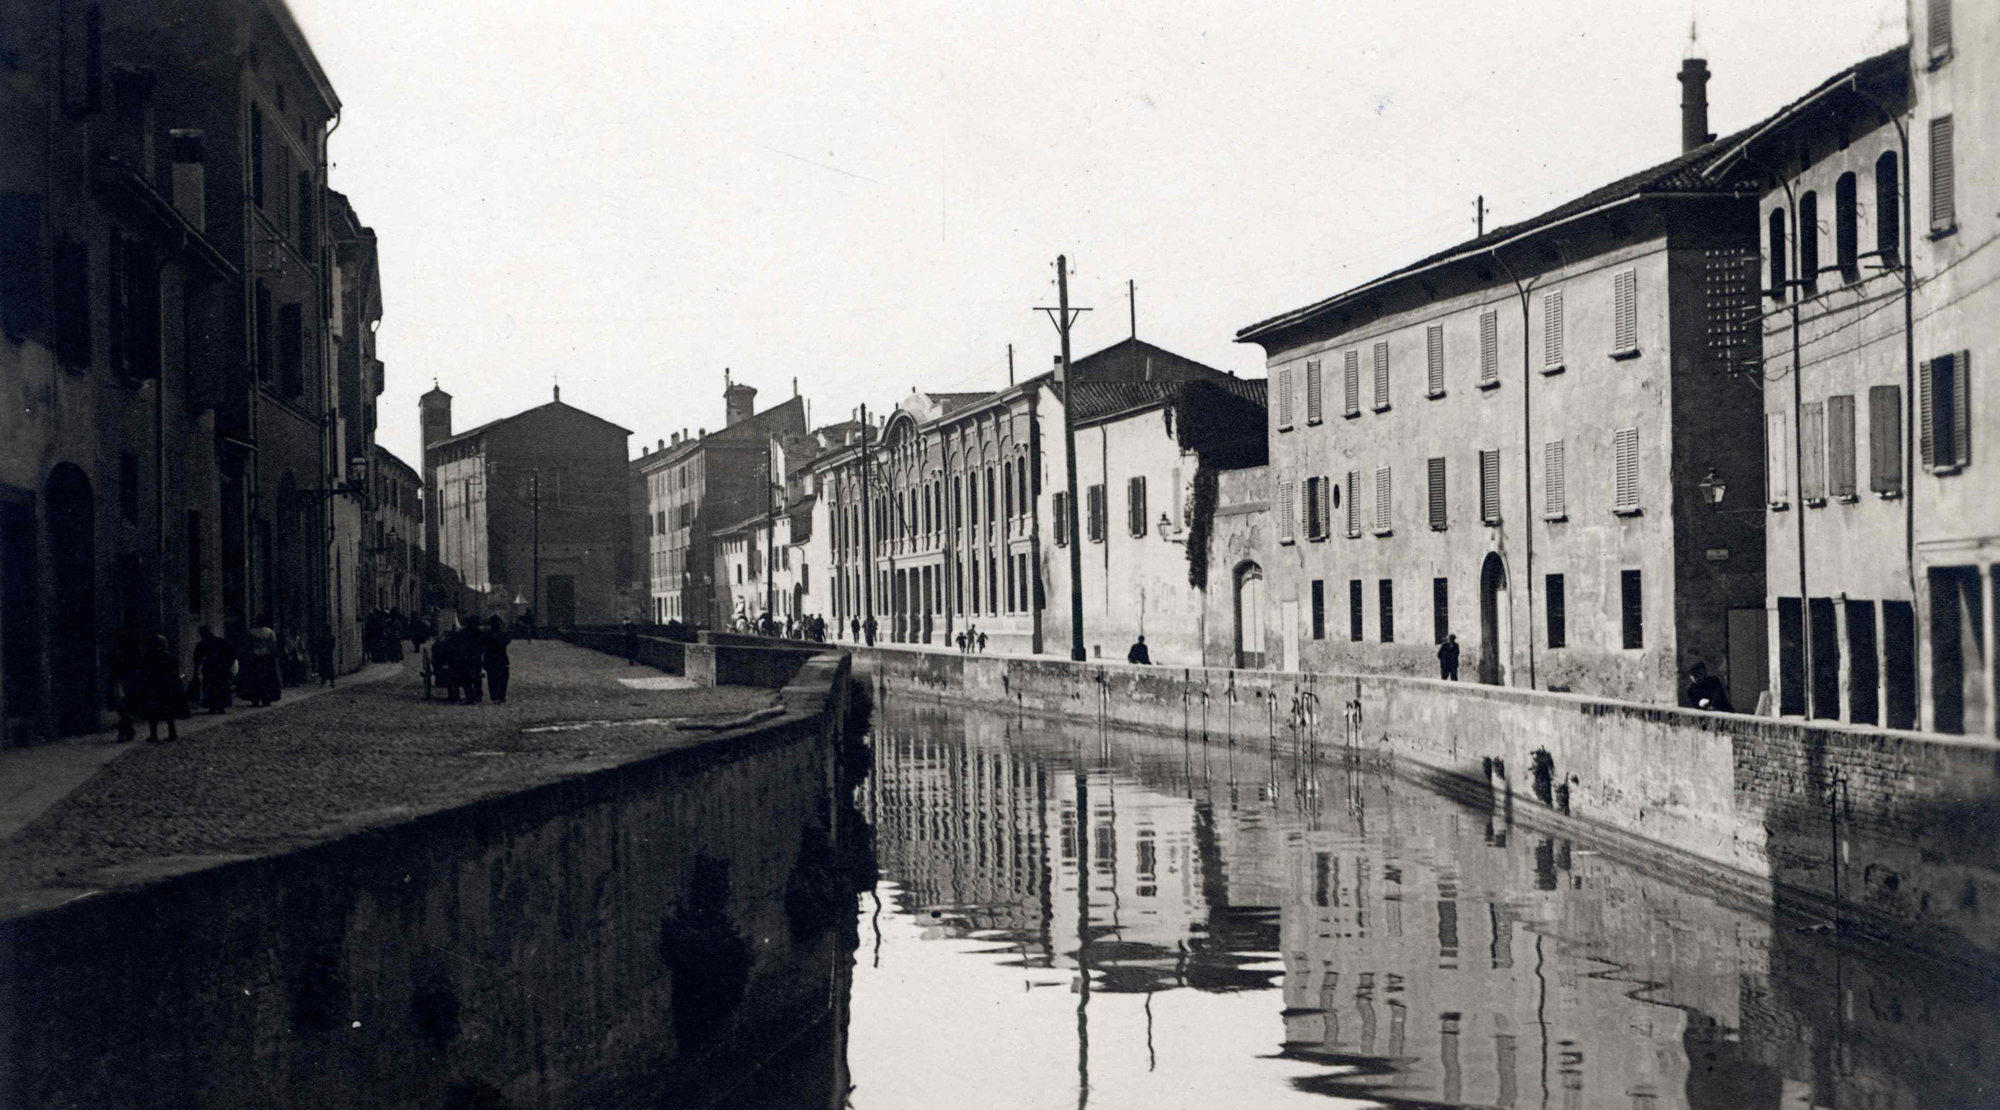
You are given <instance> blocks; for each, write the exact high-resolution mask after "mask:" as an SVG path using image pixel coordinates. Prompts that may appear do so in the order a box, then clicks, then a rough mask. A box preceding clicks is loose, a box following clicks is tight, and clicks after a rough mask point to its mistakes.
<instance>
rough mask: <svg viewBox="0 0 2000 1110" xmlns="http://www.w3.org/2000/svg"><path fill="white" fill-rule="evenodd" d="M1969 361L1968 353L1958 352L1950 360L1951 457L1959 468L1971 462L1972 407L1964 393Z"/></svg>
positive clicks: (1969, 396)
mask: <svg viewBox="0 0 2000 1110" xmlns="http://www.w3.org/2000/svg"><path fill="white" fill-rule="evenodd" d="M1971 361H1972V359H1971V352H1970V351H1960V352H1958V354H1956V355H1953V356H1952V359H1951V446H1952V456H1951V457H1952V461H1954V462H1956V463H1957V464H1958V465H1960V466H1966V465H1969V464H1970V463H1971V462H1972V405H1971V404H1970V403H1969V402H1970V401H1971V395H1970V394H1968V393H1967V392H1966V388H1967V386H1968V385H1969V384H1970V382H1969V381H1968V380H1967V378H1968V376H1967V374H1966V371H1967V370H1968V369H1969V368H1970V366H1969V364H1970V362H1971Z"/></svg>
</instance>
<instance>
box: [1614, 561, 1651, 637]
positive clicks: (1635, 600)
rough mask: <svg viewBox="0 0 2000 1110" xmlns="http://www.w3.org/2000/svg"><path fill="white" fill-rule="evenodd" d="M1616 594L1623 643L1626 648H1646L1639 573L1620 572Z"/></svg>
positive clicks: (1644, 608)
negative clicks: (1620, 616) (1621, 618)
mask: <svg viewBox="0 0 2000 1110" xmlns="http://www.w3.org/2000/svg"><path fill="white" fill-rule="evenodd" d="M1618 592H1619V598H1620V601H1621V604H1620V606H1619V608H1620V609H1621V610H1622V611H1623V613H1624V642H1625V646H1626V647H1627V648H1643V647H1645V646H1646V606H1645V595H1644V594H1643V593H1642V592H1641V590H1640V588H1639V572H1638V571H1636V570H1621V571H1619V572H1618Z"/></svg>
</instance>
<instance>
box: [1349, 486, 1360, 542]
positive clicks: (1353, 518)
mask: <svg viewBox="0 0 2000 1110" xmlns="http://www.w3.org/2000/svg"><path fill="white" fill-rule="evenodd" d="M1360 534H1361V475H1360V474H1359V473H1358V472H1356V471H1352V470H1350V471H1348V472H1347V538H1348V539H1353V538H1354V537H1356V536H1359V535H1360Z"/></svg>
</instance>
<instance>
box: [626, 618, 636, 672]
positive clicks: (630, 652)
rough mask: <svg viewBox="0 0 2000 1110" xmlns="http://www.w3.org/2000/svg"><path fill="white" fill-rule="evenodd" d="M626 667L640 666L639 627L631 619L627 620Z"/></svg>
mask: <svg viewBox="0 0 2000 1110" xmlns="http://www.w3.org/2000/svg"><path fill="white" fill-rule="evenodd" d="M625 665H626V666H628V667H636V666H638V665H639V626H638V625H635V624H633V623H632V618H631V617H626V618H625Z"/></svg>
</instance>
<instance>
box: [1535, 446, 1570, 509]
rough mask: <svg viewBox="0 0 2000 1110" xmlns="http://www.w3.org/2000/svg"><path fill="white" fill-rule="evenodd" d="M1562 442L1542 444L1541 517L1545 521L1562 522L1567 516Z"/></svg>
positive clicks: (1567, 503)
mask: <svg viewBox="0 0 2000 1110" xmlns="http://www.w3.org/2000/svg"><path fill="white" fill-rule="evenodd" d="M1564 462H1565V460H1564V458H1563V441H1562V440H1559V439H1552V440H1549V441H1548V442H1547V443H1544V444H1542V516H1543V518H1544V519H1547V520H1563V519H1566V518H1567V517H1568V516H1569V489H1568V483H1567V480H1566V475H1565V474H1564V473H1563V466H1564Z"/></svg>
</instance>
